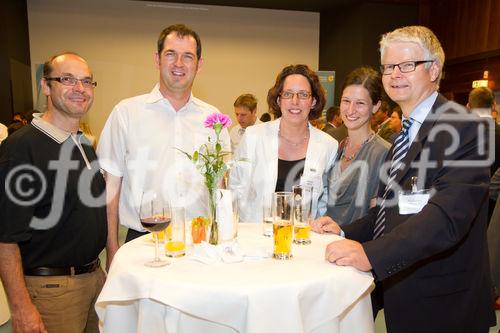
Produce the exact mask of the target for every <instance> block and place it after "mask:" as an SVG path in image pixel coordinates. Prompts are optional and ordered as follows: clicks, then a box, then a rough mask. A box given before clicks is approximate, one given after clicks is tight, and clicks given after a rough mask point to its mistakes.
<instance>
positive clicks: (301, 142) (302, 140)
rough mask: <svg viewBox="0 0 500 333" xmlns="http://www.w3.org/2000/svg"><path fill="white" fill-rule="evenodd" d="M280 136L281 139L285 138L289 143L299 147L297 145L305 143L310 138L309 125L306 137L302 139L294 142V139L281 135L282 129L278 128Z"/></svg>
mask: <svg viewBox="0 0 500 333" xmlns="http://www.w3.org/2000/svg"><path fill="white" fill-rule="evenodd" d="M278 137H280V138H281V139H283V140H284V141H285V142H286V143H288V144H289V145H292V146H294V147H297V146H299V145H301V144H303V143H304V142H305V141H306V140H307V139H308V138H309V127H308V128H307V132H306V134H305V135H304V137H303V138H302V139H301V140H300V141H298V142H293V141H292V140H290V139H287V138H286V137H285V136H283V135H281V129H278Z"/></svg>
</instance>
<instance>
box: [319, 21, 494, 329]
mask: <svg viewBox="0 0 500 333" xmlns="http://www.w3.org/2000/svg"><path fill="white" fill-rule="evenodd" d="M380 51H381V63H382V65H381V71H382V74H383V75H382V82H383V85H384V89H385V91H386V93H387V94H388V95H389V97H390V98H391V99H392V100H393V101H394V102H396V103H397V104H398V105H399V106H400V107H401V110H402V112H403V118H404V119H403V121H404V126H403V130H402V131H401V133H400V135H399V136H398V138H397V139H396V141H395V142H394V145H393V147H392V148H391V150H390V151H389V153H388V159H390V160H391V162H390V164H391V167H390V169H389V172H388V175H387V178H386V179H384V180H385V181H383V182H381V183H380V185H379V198H380V200H379V203H378V205H377V206H376V207H374V208H372V209H371V210H370V212H369V213H368V215H366V216H365V217H363V218H361V219H359V220H357V221H355V222H353V223H351V224H349V225H346V226H344V227H343V228H342V231H343V232H344V234H345V237H346V239H344V240H340V241H337V242H333V243H330V244H329V245H328V246H327V248H326V252H325V256H326V258H327V259H328V260H329V261H330V262H332V263H336V264H337V265H348V266H353V267H355V268H357V269H359V270H362V271H370V270H372V271H373V273H374V276H375V277H376V281H377V289H376V290H378V292H379V293H380V295H381V296H382V299H383V303H382V304H383V307H384V314H385V322H386V326H387V330H388V331H390V332H488V330H489V327H490V326H494V325H495V313H494V311H493V299H492V295H491V280H490V268H489V263H488V248H487V242H486V226H487V213H488V212H487V210H488V208H487V206H488V201H487V200H488V184H489V168H488V167H487V166H480V165H478V164H476V163H471V164H468V162H469V161H474V162H477V161H479V162H483V163H484V162H486V161H487V156H486V154H485V153H482V152H481V151H479V150H478V149H476V148H477V147H478V144H479V143H478V141H480V140H481V139H478V133H480V132H479V131H478V128H480V127H481V126H479V125H480V122H481V120H480V119H479V118H477V117H474V115H471V114H469V113H468V112H467V111H466V110H464V109H462V108H461V107H460V106H459V105H458V104H455V103H448V104H447V100H446V99H445V97H444V96H442V95H440V94H438V92H437V90H438V87H439V79H440V78H441V74H442V69H443V64H444V52H443V49H442V47H441V44H440V43H439V40H438V39H437V38H436V36H435V35H434V33H433V32H432V31H431V30H429V29H428V28H425V27H421V26H410V27H403V28H400V29H396V30H394V31H392V32H389V33H387V34H385V35H384V36H383V37H382V39H381V42H380ZM457 115H458V117H457ZM467 116H468V117H470V118H468V119H467V120H466V121H464V120H463V119H461V118H463V117H467ZM443 128H453V131H454V132H457V133H458V135H452V134H450V132H449V130H443ZM455 138H459V142H457V141H456V139H455ZM482 139H484V137H483V138H482ZM452 145H453V146H454V148H455V149H453V151H451V150H450V149H449V147H451V146H452ZM457 161H461V162H463V163H462V165H461V166H460V165H459V164H457ZM423 171H425V174H424V173H423ZM415 177H417V178H415ZM386 184H387V185H386ZM413 184H415V185H416V187H417V190H423V189H427V190H429V191H431V192H430V193H431V195H430V198H428V201H426V200H421V201H418V200H417V201H415V199H417V197H415V196H414V194H412V193H411V190H412V187H413V186H412V185H413ZM399 190H404V191H408V192H407V193H406V195H405V196H402V195H400V194H399ZM410 203H414V205H410ZM328 227H329V230H333V231H334V232H335V233H340V228H339V227H338V225H336V224H330V225H329V226H328ZM372 294H373V293H372ZM376 295H377V292H375V300H377V297H376ZM374 305H375V306H377V303H376V302H375V303H374ZM378 305H380V304H378ZM422 318H425V320H422Z"/></svg>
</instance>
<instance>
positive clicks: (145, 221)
mask: <svg viewBox="0 0 500 333" xmlns="http://www.w3.org/2000/svg"><path fill="white" fill-rule="evenodd" d="M139 218H140V220H141V225H142V226H143V227H144V228H146V229H147V230H148V231H150V232H152V233H153V238H154V240H155V258H154V260H153V261H148V262H146V263H145V264H144V265H146V266H148V267H162V266H165V265H169V264H170V262H168V261H166V260H163V259H160V256H159V255H158V253H159V249H158V232H159V231H162V230H165V229H166V228H167V226H168V225H169V224H170V221H171V212H170V205H169V204H168V202H166V201H165V200H163V198H162V197H161V196H159V195H158V194H157V193H155V192H148V193H143V194H142V198H141V207H140V211H139Z"/></svg>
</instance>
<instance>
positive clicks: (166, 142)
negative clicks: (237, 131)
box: [97, 85, 230, 231]
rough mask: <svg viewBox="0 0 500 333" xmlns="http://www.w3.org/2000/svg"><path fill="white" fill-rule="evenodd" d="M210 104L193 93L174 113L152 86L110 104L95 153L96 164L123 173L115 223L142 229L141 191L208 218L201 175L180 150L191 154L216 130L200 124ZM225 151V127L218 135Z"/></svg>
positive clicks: (210, 109) (209, 111)
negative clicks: (147, 91) (154, 192)
mask: <svg viewBox="0 0 500 333" xmlns="http://www.w3.org/2000/svg"><path fill="white" fill-rule="evenodd" d="M215 112H219V110H217V108H215V107H214V106H212V105H210V104H207V103H205V102H203V101H201V100H199V99H197V98H195V97H193V96H191V97H190V98H189V101H188V102H187V103H186V105H184V106H183V107H182V108H181V109H180V110H179V111H175V109H174V108H173V107H172V105H171V104H170V102H169V101H168V100H167V99H166V98H164V97H163V95H162V94H161V93H160V90H159V86H158V85H156V86H155V87H154V88H153V90H152V91H151V92H150V93H149V94H145V95H140V96H135V97H132V98H128V99H125V100H123V101H121V102H120V103H118V105H116V106H115V108H114V109H113V111H112V112H111V115H110V116H109V118H108V120H107V121H106V125H105V126H104V129H103V131H102V133H101V137H100V140H99V145H98V149H97V153H98V156H99V162H100V164H101V167H102V168H103V169H104V170H105V171H106V172H109V173H110V174H112V175H114V176H118V177H122V187H121V193H120V203H119V217H120V223H121V224H123V225H124V226H126V227H129V228H132V229H134V230H138V231H142V230H144V229H143V228H142V227H141V224H140V221H139V209H138V207H139V205H140V200H141V196H142V194H143V193H144V192H148V191H150V190H154V191H156V192H157V193H162V194H163V196H164V197H165V198H167V199H168V200H169V201H170V202H171V204H172V205H175V206H184V207H185V208H186V216H187V218H188V219H192V218H193V217H196V216H199V215H204V216H207V213H208V206H207V190H206V188H205V183H204V178H203V177H202V175H201V174H200V172H199V170H198V169H196V167H195V165H194V164H193V162H192V161H191V160H190V159H189V158H187V157H186V155H185V154H184V153H183V152H186V153H189V154H192V153H193V152H194V151H195V150H198V149H199V148H200V146H201V145H202V144H204V143H206V142H207V140H208V137H209V136H210V137H211V140H212V142H214V141H215V132H214V130H213V129H211V128H205V127H204V125H203V122H204V121H205V119H206V117H207V116H208V115H210V114H212V113H215ZM221 139H222V141H223V144H222V145H223V148H224V150H226V151H228V150H229V149H230V143H229V134H228V132H227V130H225V129H224V130H223V131H222V133H221Z"/></svg>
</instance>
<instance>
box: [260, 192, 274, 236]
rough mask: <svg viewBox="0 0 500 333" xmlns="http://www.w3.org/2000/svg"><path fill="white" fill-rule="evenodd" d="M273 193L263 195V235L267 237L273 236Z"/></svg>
mask: <svg viewBox="0 0 500 333" xmlns="http://www.w3.org/2000/svg"><path fill="white" fill-rule="evenodd" d="M273 219H274V218H273V193H267V194H266V193H264V194H263V195H262V234H263V235H264V236H266V237H272V235H273Z"/></svg>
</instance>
